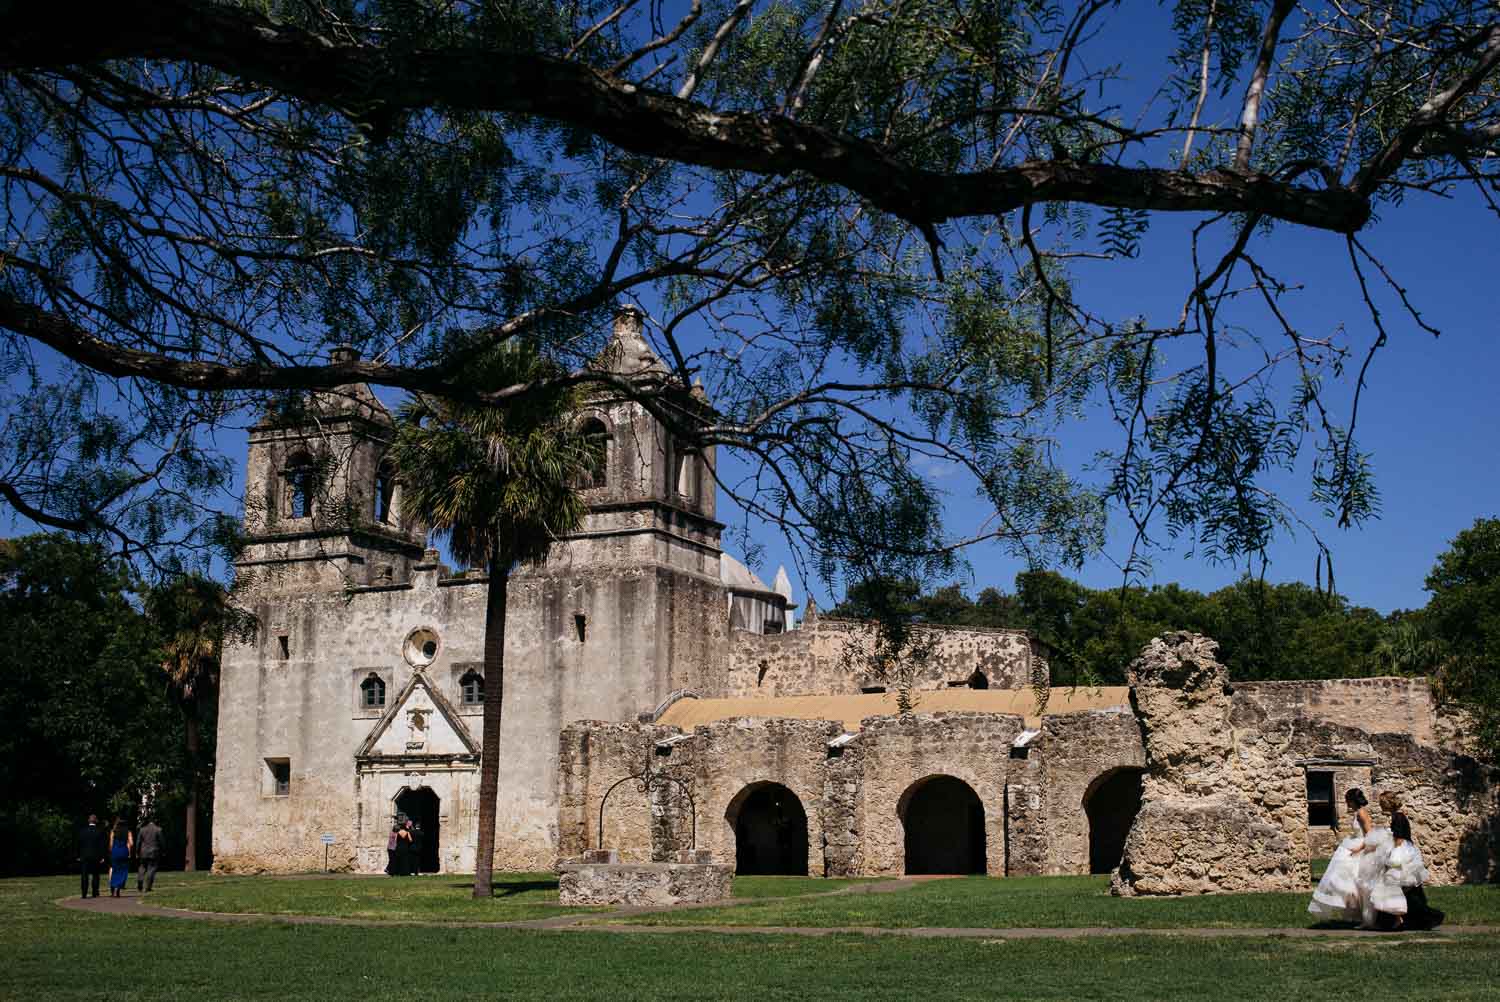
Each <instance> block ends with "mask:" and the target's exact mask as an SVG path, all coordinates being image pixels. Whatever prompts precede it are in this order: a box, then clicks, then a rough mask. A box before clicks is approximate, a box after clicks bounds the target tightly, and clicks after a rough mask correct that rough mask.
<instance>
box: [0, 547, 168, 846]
mask: <svg viewBox="0 0 1500 1002" xmlns="http://www.w3.org/2000/svg"><path fill="white" fill-rule="evenodd" d="M133 589H134V582H133V578H132V575H131V573H130V568H129V567H128V566H126V565H124V564H122V563H120V562H119V561H117V560H113V559H110V558H109V557H108V556H107V555H106V554H105V553H104V552H102V551H101V550H99V549H97V548H95V547H92V546H88V545H85V544H80V543H77V542H74V541H71V540H68V539H66V538H63V537H60V536H27V537H23V538H19V539H9V540H3V541H0V628H3V629H4V630H5V634H6V636H7V637H8V638H10V644H11V658H12V660H11V663H10V666H9V668H8V670H7V672H6V678H5V684H4V685H3V686H0V712H3V713H4V715H5V719H6V720H7V726H6V728H5V731H4V734H3V736H0V754H3V755H4V756H5V759H6V761H8V762H10V763H12V765H13V767H12V768H9V769H6V770H5V771H4V772H3V774H0V775H3V779H0V837H3V838H4V840H5V844H6V845H7V847H8V849H7V852H6V853H5V856H4V862H3V864H0V865H3V867H4V871H5V872H7V873H17V872H38V871H49V870H50V871H54V872H55V871H57V870H59V869H71V868H72V866H73V852H74V842H73V832H74V828H75V827H76V826H77V825H78V824H79V823H80V822H81V820H82V818H83V817H84V816H85V815H87V814H89V813H98V814H101V815H106V816H107V815H109V814H111V813H116V812H119V813H125V814H127V815H128V814H129V813H130V812H131V811H133V809H134V807H135V806H136V805H138V804H140V803H141V802H142V800H143V799H144V798H146V797H148V796H149V797H151V798H153V799H154V800H155V802H156V803H158V804H164V805H165V804H173V803H178V802H180V801H181V799H182V796H183V793H184V786H185V783H184V779H185V777H186V775H187V771H186V769H185V766H184V762H183V755H182V748H183V741H182V737H183V733H182V720H181V717H180V715H179V714H178V713H177V711H176V709H175V708H174V707H173V706H172V704H171V702H170V700H169V699H168V698H167V695H166V692H165V691H164V687H163V686H162V685H161V675H160V668H159V663H160V662H159V655H158V636H157V633H156V631H155V629H154V628H153V626H152V624H151V623H150V622H149V621H147V620H146V619H145V617H143V616H142V615H141V614H140V613H139V612H138V611H137V610H136V609H135V607H134V605H133V604H132V592H133Z"/></svg>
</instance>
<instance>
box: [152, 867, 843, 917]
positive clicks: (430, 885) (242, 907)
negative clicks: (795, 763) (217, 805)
mask: <svg viewBox="0 0 1500 1002" xmlns="http://www.w3.org/2000/svg"><path fill="white" fill-rule="evenodd" d="M860 882H862V881H861V880H823V879H821V878H817V877H737V878H735V881H734V896H735V897H737V898H778V897H785V896H788V895H797V894H826V893H828V892H830V891H835V890H838V889H839V888H841V887H847V886H848V885H850V884H853V883H860ZM472 886H473V883H472V880H471V879H470V878H466V877H465V876H463V875H462V874H458V875H455V874H442V875H434V876H426V877H340V876H331V877H325V876H322V875H309V876H308V877H307V878H306V879H279V878H262V877H251V876H246V877H203V876H200V875H196V874H182V875H176V874H174V875H171V876H169V877H168V878H166V879H165V880H163V881H162V882H161V883H159V884H158V885H157V890H156V891H155V892H154V893H153V894H152V895H151V897H150V899H149V900H150V903H151V904H153V905H161V906H164V907H168V908H187V909H191V910H193V911H200V912H233V913H242V912H259V913H262V914H266V915H332V916H336V917H339V918H354V919H366V920H376V921H408V922H409V921H423V922H441V921H451V922H514V921H522V920H526V919H539V918H547V917H549V916H552V915H560V914H564V913H566V914H582V913H586V912H592V911H598V910H599V909H594V908H564V907H563V906H562V905H560V904H558V903H557V877H556V876H555V875H553V874H551V873H506V874H500V875H498V876H496V877H495V880H494V888H495V896H494V897H493V898H491V899H489V900H488V901H483V900H475V899H474V898H473V897H471V896H470V893H469V889H470V888H471V887H472Z"/></svg>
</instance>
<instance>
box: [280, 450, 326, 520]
mask: <svg viewBox="0 0 1500 1002" xmlns="http://www.w3.org/2000/svg"><path fill="white" fill-rule="evenodd" d="M282 475H283V476H284V477H285V478H286V513H287V517H288V518H311V517H312V513H313V495H314V494H316V493H317V487H318V471H317V468H316V467H315V466H314V465H313V458H312V456H310V455H308V454H307V453H306V452H297V453H293V454H292V457H291V458H290V459H288V460H287V463H286V470H285V472H284V473H283V474H282Z"/></svg>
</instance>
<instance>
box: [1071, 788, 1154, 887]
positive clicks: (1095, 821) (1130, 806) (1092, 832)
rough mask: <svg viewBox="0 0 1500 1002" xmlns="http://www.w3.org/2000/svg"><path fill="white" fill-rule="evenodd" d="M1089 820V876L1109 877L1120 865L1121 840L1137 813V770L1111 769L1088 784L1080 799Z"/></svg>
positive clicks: (1138, 800) (1128, 830)
mask: <svg viewBox="0 0 1500 1002" xmlns="http://www.w3.org/2000/svg"><path fill="white" fill-rule="evenodd" d="M1083 809H1084V812H1085V813H1086V814H1088V818H1089V872H1090V873H1109V872H1110V871H1112V870H1113V869H1114V868H1115V867H1117V866H1119V865H1120V856H1121V855H1122V854H1123V853H1124V852H1125V836H1126V835H1129V834H1130V826H1131V825H1132V824H1134V823H1135V816H1136V814H1137V813H1139V811H1140V809H1141V770H1140V769H1133V768H1129V769H1113V770H1111V771H1109V772H1106V773H1105V774H1104V775H1102V776H1100V777H1099V778H1098V779H1096V780H1094V781H1093V783H1091V784H1089V789H1088V792H1087V793H1085V794H1084V795H1083Z"/></svg>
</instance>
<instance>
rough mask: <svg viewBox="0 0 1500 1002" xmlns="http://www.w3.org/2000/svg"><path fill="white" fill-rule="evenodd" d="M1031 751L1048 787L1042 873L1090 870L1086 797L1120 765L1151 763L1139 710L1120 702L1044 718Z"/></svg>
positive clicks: (1042, 779)
mask: <svg viewBox="0 0 1500 1002" xmlns="http://www.w3.org/2000/svg"><path fill="white" fill-rule="evenodd" d="M1031 755H1032V756H1034V757H1036V758H1038V759H1039V762H1040V765H1041V767H1042V769H1043V774H1042V777H1041V781H1042V782H1043V783H1044V784H1045V786H1046V791H1047V809H1046V814H1045V831H1046V838H1045V845H1046V856H1045V861H1044V863H1043V867H1042V869H1041V870H1040V871H1039V872H1042V873H1049V874H1056V873H1088V872H1089V819H1088V814H1087V813H1086V811H1085V800H1086V799H1087V797H1088V795H1089V794H1090V793H1091V792H1092V791H1093V789H1094V788H1095V787H1096V784H1098V783H1099V782H1100V781H1102V780H1104V779H1105V778H1106V777H1108V776H1109V775H1110V774H1112V773H1114V772H1115V771H1116V770H1119V769H1141V768H1144V767H1145V765H1146V750H1145V747H1144V745H1143V744H1142V743H1141V729H1140V725H1139V724H1138V723H1137V722H1136V719H1135V714H1133V713H1131V712H1130V709H1129V707H1120V708H1118V709H1113V710H1090V711H1089V712H1087V713H1068V714H1061V715H1058V716H1051V717H1043V718H1042V733H1041V735H1040V736H1039V737H1038V738H1037V739H1036V741H1035V742H1033V750H1032V752H1031ZM1012 855H1013V857H1014V852H1013V853H1012Z"/></svg>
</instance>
